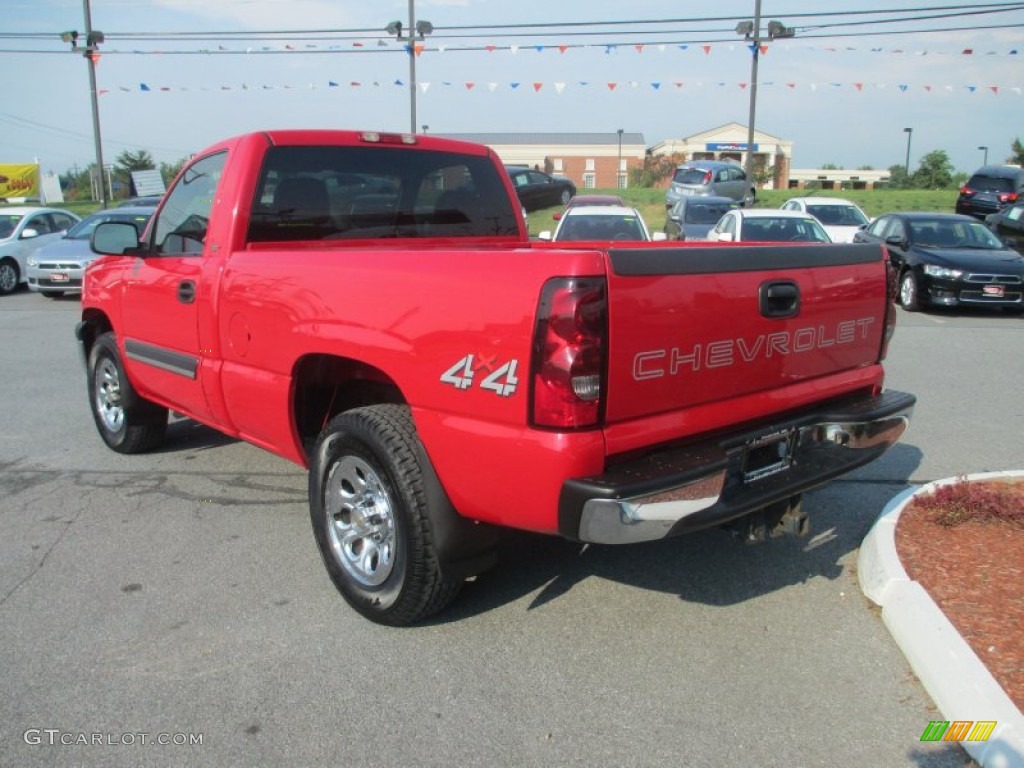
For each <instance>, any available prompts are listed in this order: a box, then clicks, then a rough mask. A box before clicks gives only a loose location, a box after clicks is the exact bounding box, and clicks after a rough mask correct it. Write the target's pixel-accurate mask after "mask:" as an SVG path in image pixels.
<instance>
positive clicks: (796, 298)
mask: <svg viewBox="0 0 1024 768" xmlns="http://www.w3.org/2000/svg"><path fill="white" fill-rule="evenodd" d="M759 293H760V297H759V298H760V300H759V304H760V309H761V314H762V315H763V316H765V317H772V318H780V317H795V316H796V315H797V314H799V312H800V286H798V285H797V284H796V283H795V282H793V281H792V280H774V281H772V282H770V283H762V284H761V290H760V292H759Z"/></svg>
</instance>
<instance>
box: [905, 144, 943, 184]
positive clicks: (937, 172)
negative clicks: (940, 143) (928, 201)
mask: <svg viewBox="0 0 1024 768" xmlns="http://www.w3.org/2000/svg"><path fill="white" fill-rule="evenodd" d="M910 182H911V186H913V187H917V188H919V189H948V188H949V187H951V186H953V164H952V163H951V162H950V161H949V155H947V154H946V151H945V150H943V149H936V150H933V151H931V152H929V153H928V154H927V155H925V156H924V157H922V158H921V163H920V165H918V167H917V170H916V171H914V175H913V176H912V177H911V179H910Z"/></svg>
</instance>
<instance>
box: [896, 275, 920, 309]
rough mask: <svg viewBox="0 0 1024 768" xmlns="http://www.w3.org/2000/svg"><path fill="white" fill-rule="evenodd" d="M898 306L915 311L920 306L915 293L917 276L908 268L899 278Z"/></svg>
mask: <svg viewBox="0 0 1024 768" xmlns="http://www.w3.org/2000/svg"><path fill="white" fill-rule="evenodd" d="M900 306H901V307H903V309H905V310H906V311H907V312H917V311H918V310H919V309H920V308H921V302H920V299H919V298H918V293H917V278H916V277H914V273H913V272H912V271H910V270H909V269H908V270H907V271H906V272H904V273H903V277H901V278H900Z"/></svg>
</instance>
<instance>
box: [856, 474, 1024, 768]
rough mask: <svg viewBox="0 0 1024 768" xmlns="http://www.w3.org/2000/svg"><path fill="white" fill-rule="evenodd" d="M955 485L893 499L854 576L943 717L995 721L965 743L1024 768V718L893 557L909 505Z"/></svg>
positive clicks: (1000, 767) (989, 767)
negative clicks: (985, 736)
mask: <svg viewBox="0 0 1024 768" xmlns="http://www.w3.org/2000/svg"><path fill="white" fill-rule="evenodd" d="M1020 476H1024V470H1014V471H1011V472H985V473H980V474H975V475H968V476H967V479H968V480H984V479H987V478H998V477H1020ZM958 479H959V478H947V479H945V480H937V481H936V482H934V483H928V484H927V485H922V486H920V487H919V488H910V489H908V490H907V491H904V492H903V493H901V494H899V495H898V496H896V497H895V498H893V499H892V500H891V501H890V502H889V503H888V504H887V505H886V507H885V509H883V510H882V514H881V515H879V517H878V520H876V521H875V524H874V525H873V526H872V527H871V530H870V531H869V532H868V535H867V536H866V537H865V538H864V543H863V544H862V545H861V548H860V554H859V556H858V558H857V574H858V577H859V579H860V587H861V590H862V591H863V592H864V594H865V595H866V596H867V597H868V599H869V600H871V601H872V602H874V603H876V604H878V605H879V606H881V608H882V620H883V621H884V622H885V625H886V626H887V627H888V628H889V632H891V633H892V636H893V639H895V640H896V644H897V645H898V646H899V647H900V650H902V651H903V654H904V655H905V656H906V657H907V661H909V662H910V666H911V668H912V669H913V670H914V674H916V675H917V676H918V678H919V679H920V680H921V684H922V685H924V687H925V690H927V691H928V694H929V695H930V696H931V697H932V700H933V701H934V702H935V704H936V706H937V707H938V708H939V710H940V711H941V712H942V716H943V718H944V719H947V720H951V721H952V720H995V721H996V722H997V723H998V725H997V726H996V729H995V731H993V733H992V736H991V737H990V738H989V740H988V741H980V742H979V741H964V742H960V745H961V746H962V747H963V748H964V749H965V750H967V753H968V754H969V755H970V756H971V757H972V758H974V759H975V760H976V761H978V763H980V764H981V765H982V766H983V767H984V768H1024V714H1021V711H1020V710H1019V709H1017V707H1016V706H1014V703H1013V702H1012V701H1011V700H1010V697H1009V696H1007V695H1006V692H1005V691H1004V690H1003V689H1002V687H1001V686H1000V685H999V683H997V682H996V680H995V678H994V677H992V674H991V673H990V672H989V671H988V669H987V668H986V667H985V665H984V664H982V662H981V660H980V659H979V658H978V657H977V655H976V654H975V653H974V651H973V650H971V647H970V646H969V645H968V644H967V641H966V640H964V639H963V638H962V637H961V636H960V633H959V632H958V631H957V630H956V628H955V627H954V626H953V625H952V623H950V621H949V619H947V618H946V615H945V614H944V613H943V612H942V611H941V610H940V609H939V607H938V606H937V605H936V604H935V602H934V601H933V600H932V599H931V597H930V596H929V595H928V593H927V592H925V590H924V588H923V587H922V586H921V585H920V584H918V583H917V582H916V581H911V580H910V577H909V576H907V572H906V571H905V570H904V569H903V564H902V563H900V560H899V556H898V554H897V553H896V522H897V521H898V520H899V516H900V512H902V511H903V508H904V507H905V506H906V505H907V504H908V503H909V502H910V499H911V498H912V497H913V496H915V495H917V494H918V493H927V492H929V491H931V490H933V489H934V488H937V487H939V486H942V485H949V484H951V483H955V482H956V481H957V480H958ZM922 730H923V728H922Z"/></svg>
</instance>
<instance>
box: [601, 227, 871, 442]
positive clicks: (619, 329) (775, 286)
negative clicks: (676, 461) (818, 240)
mask: <svg viewBox="0 0 1024 768" xmlns="http://www.w3.org/2000/svg"><path fill="white" fill-rule="evenodd" d="M609 261H610V269H609V275H608V287H609V290H608V296H609V326H610V330H609V341H608V344H609V355H608V359H609V360H612V361H615V362H614V364H613V365H612V370H610V371H609V372H608V390H607V400H606V411H605V416H606V421H607V423H609V424H614V423H616V422H623V421H627V420H630V419H636V418H642V417H645V416H652V415H655V414H663V413H668V412H673V411H679V410H682V409H686V408H691V407H693V406H697V405H705V404H711V403H717V402H721V403H722V404H723V407H727V404H728V401H729V400H731V399H733V398H738V397H742V396H744V395H750V394H754V393H763V392H766V391H768V390H774V389H782V388H783V387H785V386H786V385H789V384H797V383H800V382H805V381H807V380H811V379H815V378H819V377H824V376H827V375H829V374H834V373H838V372H841V371H849V370H851V369H855V368H860V367H863V366H868V365H872V364H874V363H875V362H877V361H878V358H879V352H880V349H881V346H882V336H883V334H884V333H885V313H886V301H887V299H886V297H887V287H886V279H887V277H886V274H887V270H886V263H885V257H884V251H883V250H882V249H881V248H880V247H878V246H874V245H839V244H834V245H816V244H815V245H802V244H793V245H787V246H770V245H758V246H746V245H736V246H724V247H677V248H653V247H644V248H613V249H610V250H609ZM779 407H780V404H778V403H776V404H775V408H776V409H778V408H779Z"/></svg>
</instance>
